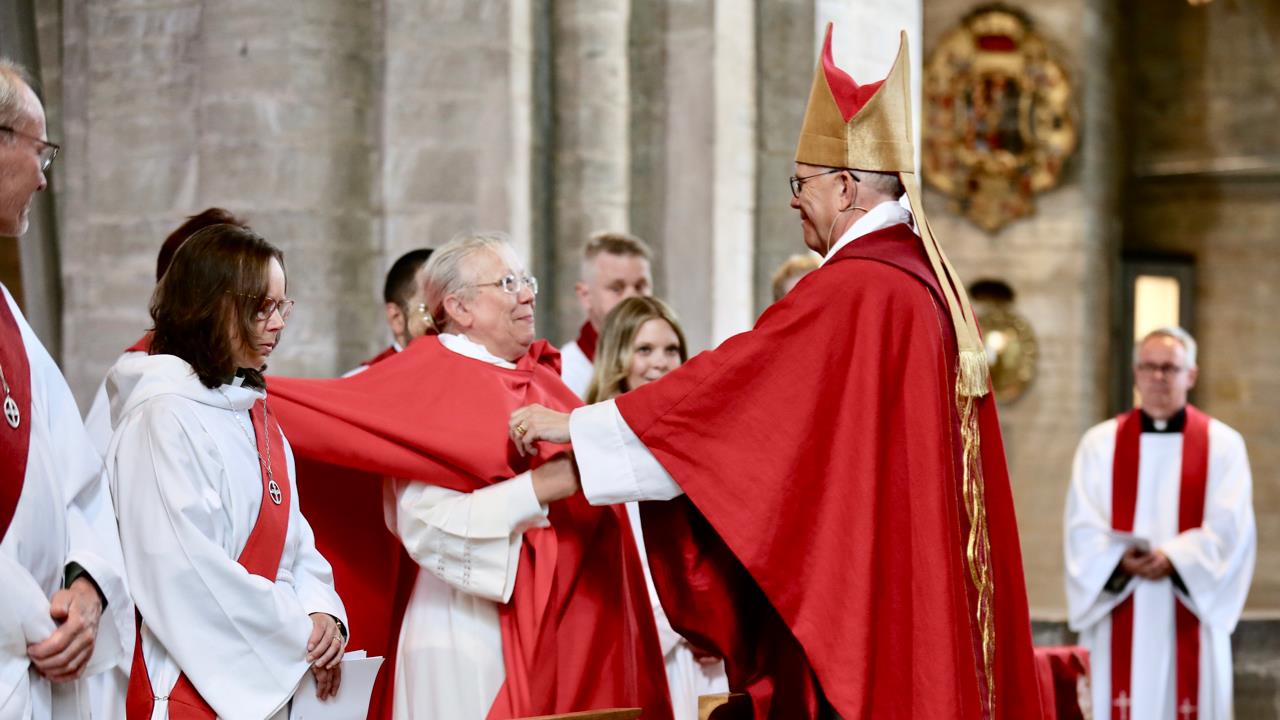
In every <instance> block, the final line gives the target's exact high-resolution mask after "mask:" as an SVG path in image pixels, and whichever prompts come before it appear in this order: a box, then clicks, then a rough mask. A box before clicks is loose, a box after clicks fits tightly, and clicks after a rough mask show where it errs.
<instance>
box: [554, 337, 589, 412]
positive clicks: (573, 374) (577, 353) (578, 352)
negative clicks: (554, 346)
mask: <svg viewBox="0 0 1280 720" xmlns="http://www.w3.org/2000/svg"><path fill="white" fill-rule="evenodd" d="M594 371H595V366H594V365H593V364H592V363H591V361H590V360H588V359H587V354H586V353H584V352H582V348H580V347H578V341H577V340H570V341H569V342H567V343H565V344H564V345H562V346H561V347H560V379H561V380H563V381H564V384H565V385H568V386H569V389H570V390H572V391H573V392H574V394H575V395H577V396H578V397H580V398H582V399H584V400H585V399H586V398H587V388H588V387H590V385H591V373H592V372H594Z"/></svg>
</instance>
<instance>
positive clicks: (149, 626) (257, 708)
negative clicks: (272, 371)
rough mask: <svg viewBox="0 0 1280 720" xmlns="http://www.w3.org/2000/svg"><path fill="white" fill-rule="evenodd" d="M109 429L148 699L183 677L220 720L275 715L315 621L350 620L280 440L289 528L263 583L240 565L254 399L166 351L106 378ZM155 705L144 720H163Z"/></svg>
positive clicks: (250, 486) (258, 474)
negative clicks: (209, 379) (316, 616)
mask: <svg viewBox="0 0 1280 720" xmlns="http://www.w3.org/2000/svg"><path fill="white" fill-rule="evenodd" d="M107 387H108V393H109V394H110V396H111V414H112V419H113V424H114V425H115V427H116V432H115V434H114V435H113V436H112V439H111V445H110V447H109V449H108V452H107V473H108V476H109V477H110V480H111V491H112V494H113V496H114V498H115V503H116V509H117V512H118V514H119V521H120V537H121V541H122V545H123V549H124V558H125V566H126V568H127V570H128V574H129V579H130V590H131V591H132V593H133V598H134V602H135V603H136V604H137V607H138V609H139V611H140V612H141V613H142V617H143V627H142V651H143V657H144V659H145V660H146V665H147V669H148V671H149V673H148V674H149V675H150V679H151V685H152V690H153V691H154V692H155V694H156V695H157V696H159V697H164V696H167V695H168V694H169V692H170V689H171V688H172V687H173V684H174V683H175V682H176V681H177V678H178V675H179V673H180V672H184V673H185V674H186V675H187V677H188V678H189V679H190V680H191V682H192V684H193V685H194V686H195V688H196V690H197V691H198V692H199V693H200V695H201V696H202V697H203V698H204V699H205V701H206V702H208V703H209V705H210V706H211V707H213V709H214V710H215V711H216V712H217V713H218V715H219V716H220V717H227V718H267V717H283V716H284V715H285V713H286V707H287V704H288V701H289V698H290V697H292V696H293V693H294V690H295V689H296V688H297V686H298V683H299V681H300V680H301V679H302V676H303V674H304V673H306V672H307V670H308V668H309V665H308V663H307V660H306V655H307V641H308V639H309V638H310V636H311V632H312V621H311V618H310V617H309V616H310V614H311V613H316V612H322V613H327V614H329V615H332V616H334V617H336V618H338V619H339V620H341V621H342V622H343V623H345V622H346V612H345V610H344V609H343V606H342V601H341V600H340V599H339V598H338V595H337V593H336V592H335V591H334V587H333V574H332V570H331V568H330V567H329V563H328V562H327V561H326V560H325V559H324V558H323V557H322V556H321V555H320V553H319V552H317V551H316V547H315V538H314V536H313V535H312V532H311V527H310V526H309V525H308V524H307V522H306V520H305V519H303V517H302V513H301V511H300V510H299V507H298V493H297V483H296V482H295V477H294V463H293V452H292V451H291V450H290V449H289V446H288V441H287V439H286V441H285V455H286V461H287V465H288V478H277V481H279V480H287V481H288V483H289V488H290V497H291V502H290V508H289V528H288V531H287V534H286V538H285V545H284V552H283V554H282V555H281V557H280V569H279V572H278V574H277V575H276V578H275V581H274V582H272V581H271V580H268V579H266V578H263V577H260V576H257V575H252V574H250V573H249V572H248V571H247V570H245V568H244V566H242V565H240V563H239V562H237V560H236V559H237V558H238V557H239V556H240V553H241V551H243V549H244V546H245V543H246V542H247V541H248V539H249V535H250V533H251V532H252V530H253V527H254V525H255V524H256V522H257V519H258V512H259V509H260V507H261V504H262V502H263V501H264V498H263V493H262V469H261V465H260V464H259V457H258V451H257V445H256V442H255V441H254V440H251V438H253V437H254V430H253V425H252V421H251V420H250V417H249V414H248V410H249V409H250V408H251V407H252V406H253V404H254V402H255V401H257V400H259V399H261V398H263V397H264V395H263V393H261V392H258V391H256V390H252V389H249V388H245V387H240V386H236V385H223V386H221V387H220V388H215V389H210V388H206V387H204V386H203V385H202V384H201V383H200V381H199V380H198V379H197V378H196V376H195V374H194V372H193V371H192V370H191V366H190V365H188V364H187V363H186V362H185V361H183V360H182V359H180V358H177V357H174V356H172V355H151V356H142V357H137V358H124V359H122V360H121V361H119V362H118V363H117V364H116V366H115V367H114V368H112V370H111V372H110V373H109V375H108V378H107ZM167 710H168V708H167V706H166V704H165V703H164V702H163V700H160V701H157V702H156V705H155V712H154V714H153V717H154V718H165V717H167Z"/></svg>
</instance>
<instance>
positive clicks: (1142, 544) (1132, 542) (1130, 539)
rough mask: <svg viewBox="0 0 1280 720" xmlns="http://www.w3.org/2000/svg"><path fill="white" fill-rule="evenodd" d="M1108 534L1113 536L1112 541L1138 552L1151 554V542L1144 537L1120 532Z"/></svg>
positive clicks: (1111, 531) (1109, 532)
mask: <svg viewBox="0 0 1280 720" xmlns="http://www.w3.org/2000/svg"><path fill="white" fill-rule="evenodd" d="M1108 534H1109V535H1111V539H1112V540H1115V541H1117V542H1122V543H1124V544H1125V545H1127V546H1129V547H1133V548H1137V549H1138V552H1141V553H1149V552H1151V542H1150V541H1149V540H1147V539H1146V538H1144V537H1138V536H1137V535H1134V534H1133V533H1127V532H1121V531H1119V530H1110V531H1108Z"/></svg>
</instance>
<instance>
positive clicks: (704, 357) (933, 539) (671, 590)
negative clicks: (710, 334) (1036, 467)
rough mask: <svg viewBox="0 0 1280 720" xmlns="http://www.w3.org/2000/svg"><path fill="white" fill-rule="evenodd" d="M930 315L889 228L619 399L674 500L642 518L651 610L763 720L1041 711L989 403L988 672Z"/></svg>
mask: <svg viewBox="0 0 1280 720" xmlns="http://www.w3.org/2000/svg"><path fill="white" fill-rule="evenodd" d="M945 308H946V306H945V304H944V302H943V300H942V297H941V293H940V292H939V288H938V285H937V281H936V280H935V278H934V275H933V273H932V271H931V270H930V269H929V265H928V261H927V260H926V258H925V255H924V251H923V248H922V247H921V245H920V240H919V238H918V237H916V235H915V234H914V233H912V232H911V231H910V230H909V229H908V228H907V227H906V226H905V225H895V226H893V227H890V228H886V229H883V230H880V231H877V232H875V233H872V234H869V235H867V236H864V237H862V238H859V239H858V240H856V241H855V242H853V243H852V244H850V245H849V246H848V247H846V248H845V249H844V250H842V251H841V252H840V253H838V254H837V255H836V256H835V257H834V258H833V259H832V260H831V261H829V262H828V263H827V264H826V265H824V266H823V267H821V268H819V269H818V270H816V271H814V272H811V273H809V274H808V275H807V276H805V277H804V278H803V279H802V280H801V281H800V283H799V284H798V285H797V286H796V288H795V289H794V290H792V291H791V292H790V293H788V294H787V296H786V297H785V298H784V299H783V300H781V301H780V302H778V303H776V304H774V305H773V306H772V307H770V308H769V309H768V310H767V311H766V312H765V313H764V315H762V316H761V317H760V320H759V321H758V322H757V323H756V327H755V329H754V330H753V331H751V332H747V333H743V334H741V335H737V336H735V337H733V338H730V339H729V340H727V341H725V342H724V343H723V344H722V345H721V346H720V347H719V348H717V349H716V350H714V351H711V352H707V353H703V354H701V355H699V356H697V357H695V358H694V359H693V360H691V361H690V362H689V363H687V364H686V365H685V366H683V367H681V368H680V369H679V370H677V371H676V372H673V373H672V374H670V375H668V376H666V377H665V378H663V379H662V380H659V381H658V382H655V383H651V384H649V385H645V386H643V387H640V388H638V389H636V390H634V391H632V392H630V393H627V394H625V395H622V396H620V397H619V398H618V400H617V405H618V409H619V411H620V412H621V413H622V416H623V418H625V420H626V422H627V424H628V425H629V426H630V427H631V428H632V430H634V431H635V432H636V434H637V435H638V436H639V437H640V439H641V440H642V441H643V442H644V444H645V445H646V446H647V447H648V448H649V449H650V450H651V451H652V452H653V454H654V455H655V456H656V457H657V459H658V460H659V461H660V462H661V463H662V465H663V467H665V468H666V469H667V471H668V472H669V473H671V475H672V476H673V477H674V478H675V480H676V481H677V482H678V483H679V484H680V486H681V487H682V488H683V489H684V491H685V492H686V496H685V497H684V498H682V499H680V500H678V501H675V502H670V503H644V504H643V506H642V512H643V513H644V532H645V543H646V545H647V547H648V551H649V561H650V568H651V570H652V572H653V577H654V582H655V584H656V585H657V588H658V592H659V595H660V596H661V598H662V604H663V607H664V608H666V609H667V615H668V617H669V618H670V620H671V623H672V625H673V626H674V627H675V629H676V630H677V631H679V632H680V633H681V634H683V635H685V636H686V637H688V638H689V639H690V640H691V641H692V642H693V643H694V644H695V645H699V646H703V647H707V648H709V649H712V650H715V651H717V652H718V653H719V654H721V655H723V656H724V657H725V658H726V666H727V670H728V674H729V682H730V686H731V687H732V688H734V689H735V690H739V691H745V692H748V693H749V694H750V695H751V696H752V700H753V702H754V704H755V716H756V717H757V718H766V717H767V718H779V719H781V718H786V719H788V720H792V719H795V718H813V717H820V716H822V715H823V714H825V713H826V712H827V709H826V708H825V707H824V705H825V704H827V703H829V704H830V706H832V707H833V708H834V709H835V711H836V712H838V713H839V714H840V716H841V717H843V718H845V720H862V719H871V718H874V720H884V719H885V718H966V719H967V718H982V717H985V716H991V717H995V718H1008V719H1010V720H1013V719H1015V718H1016V719H1017V720H1026V719H1027V718H1037V717H1039V716H1040V701H1039V696H1038V690H1037V685H1036V675H1035V665H1034V660H1033V656H1032V647H1031V625H1030V621H1029V619H1028V614H1027V598H1026V586H1025V582H1024V580H1023V574H1022V558H1021V553H1020V550H1019V544H1018V534H1017V528H1016V524H1015V519H1014V509H1013V499H1012V495H1011V491H1010V487H1009V479H1008V473H1007V469H1006V466H1005V460H1004V449H1003V446H1002V443H1001V440H1000V427H999V424H998V421H997V418H996V409H995V405H994V402H993V401H992V399H991V395H989V394H988V395H986V396H985V397H983V398H979V399H978V400H977V403H978V412H979V427H980V431H981V453H982V457H981V462H982V470H983V475H984V477H985V495H986V497H985V510H986V522H987V523H988V532H989V538H990V545H991V553H990V564H991V567H990V570H991V577H992V580H993V583H994V613H993V614H994V637H993V638H990V639H991V640H992V641H993V642H994V660H993V666H992V672H991V674H990V676H988V675H987V674H986V673H985V672H984V661H983V652H982V645H981V643H982V641H983V639H984V638H982V637H981V635H982V633H981V631H980V630H979V627H980V625H979V623H978V622H977V621H976V620H975V612H974V603H975V599H976V597H977V595H976V593H975V591H974V586H973V584H972V582H971V581H970V568H969V564H968V563H969V561H968V559H967V552H966V540H967V538H968V530H969V521H968V516H967V514H966V512H965V510H964V506H963V504H962V497H963V489H962V473H961V472H960V468H961V467H962V465H961V462H962V444H961V437H960V428H961V425H960V422H959V419H958V417H957V410H956V395H955V385H956V367H955V362H956V357H957V352H956V347H955V340H954V333H953V331H952V327H951V321H950V316H949V315H948V313H947V311H946V309H945ZM987 682H994V685H995V686H994V697H995V706H994V711H993V712H990V713H989V712H988V710H987V708H986V707H985V697H986V692H985V688H986V683H987Z"/></svg>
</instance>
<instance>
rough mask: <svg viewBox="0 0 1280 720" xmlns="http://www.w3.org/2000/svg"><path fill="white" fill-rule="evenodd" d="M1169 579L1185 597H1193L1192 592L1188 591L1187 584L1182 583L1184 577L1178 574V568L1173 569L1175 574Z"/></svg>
mask: <svg viewBox="0 0 1280 720" xmlns="http://www.w3.org/2000/svg"><path fill="white" fill-rule="evenodd" d="M1169 579H1170V580H1172V581H1173V586H1174V587H1176V588H1178V589H1179V590H1181V591H1182V594H1183V595H1186V596H1187V597H1191V591H1189V590H1187V584H1186V583H1184V582H1183V581H1182V576H1181V575H1179V574H1178V569H1177V568H1174V569H1173V574H1171V575H1170V576H1169Z"/></svg>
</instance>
